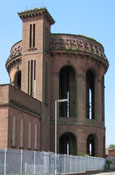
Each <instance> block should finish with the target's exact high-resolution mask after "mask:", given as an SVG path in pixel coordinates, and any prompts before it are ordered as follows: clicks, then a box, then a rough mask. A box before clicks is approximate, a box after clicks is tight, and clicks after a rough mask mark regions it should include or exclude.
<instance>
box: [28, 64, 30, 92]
mask: <svg viewBox="0 0 115 175" xmlns="http://www.w3.org/2000/svg"><path fill="white" fill-rule="evenodd" d="M29 93H30V61H28V94H29Z"/></svg>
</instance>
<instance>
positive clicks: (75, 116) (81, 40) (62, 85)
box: [0, 8, 108, 157]
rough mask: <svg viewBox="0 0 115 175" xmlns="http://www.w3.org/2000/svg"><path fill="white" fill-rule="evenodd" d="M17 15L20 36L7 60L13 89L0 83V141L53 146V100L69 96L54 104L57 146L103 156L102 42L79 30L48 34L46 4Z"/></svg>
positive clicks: (27, 146) (42, 147)
mask: <svg viewBox="0 0 115 175" xmlns="http://www.w3.org/2000/svg"><path fill="white" fill-rule="evenodd" d="M19 16H20V18H21V20H22V23H23V33H22V36H23V38H22V41H19V42H17V43H16V44H15V45H14V46H13V47H12V48H11V51H10V56H9V58H8V60H7V62H6V68H7V70H8V73H9V76H10V80H11V84H12V85H13V86H15V87H17V88H18V89H16V88H14V87H12V86H3V87H2V86H1V87H0V88H1V89H0V97H1V94H4V96H3V97H1V101H0V103H1V107H0V109H1V110H2V112H1V115H2V116H1V118H2V120H3V122H4V125H5V127H4V128H6V132H5V133H6V135H5V140H4V142H3V143H2V144H4V145H6V147H7V146H8V147H12V146H13V147H15V148H20V145H22V144H23V148H24V149H38V150H42V151H54V147H55V142H54V140H55V138H54V136H55V135H54V131H55V126H54V123H55V100H58V99H63V98H68V102H67V103H63V104H59V105H58V137H57V147H58V152H59V153H63V154H77V155H82V154H89V155H92V156H99V157H104V155H105V123H104V75H105V73H106V71H107V69H108V61H107V58H106V56H105V53H104V48H103V46H102V45H101V44H100V43H99V42H97V41H96V40H94V39H91V38H88V37H85V36H81V35H72V34H51V32H50V28H51V25H52V24H54V20H53V18H52V17H51V15H50V14H49V12H48V11H47V9H45V8H42V9H33V10H28V11H24V12H21V13H19ZM13 88H14V89H13ZM19 89H20V90H19ZM22 91H23V92H22ZM8 92H10V95H9V93H8ZM27 94H28V95H27ZM3 99H4V100H3ZM5 116H6V118H5ZM6 123H7V125H6ZM35 124H37V126H36V125H35ZM16 126H17V127H16ZM0 129H1V130H2V127H1V128H0ZM7 131H8V134H7ZM13 131H14V132H13ZM6 141H7V142H6ZM36 142H37V143H36ZM1 147H2V146H1ZM3 147H4V146H3Z"/></svg>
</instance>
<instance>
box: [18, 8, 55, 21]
mask: <svg viewBox="0 0 115 175" xmlns="http://www.w3.org/2000/svg"><path fill="white" fill-rule="evenodd" d="M18 15H19V17H20V18H21V19H22V20H23V19H26V18H31V17H36V16H46V18H47V19H48V20H49V21H50V23H51V24H54V23H55V21H54V19H53V18H52V16H51V15H50V13H49V12H48V10H47V9H46V8H34V9H30V10H25V11H24V12H19V13H18Z"/></svg>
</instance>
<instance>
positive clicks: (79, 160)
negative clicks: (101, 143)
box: [0, 149, 105, 175]
mask: <svg viewBox="0 0 115 175" xmlns="http://www.w3.org/2000/svg"><path fill="white" fill-rule="evenodd" d="M54 160H55V154H54V153H50V152H38V151H25V150H15V149H5V150H0V175H54V171H55V170H54V169H55V167H54V166H55V161H54ZM104 166H105V159H103V158H97V157H90V156H87V157H81V156H71V155H62V154H58V155H57V174H58V175H61V174H64V173H75V172H85V171H89V170H103V169H104Z"/></svg>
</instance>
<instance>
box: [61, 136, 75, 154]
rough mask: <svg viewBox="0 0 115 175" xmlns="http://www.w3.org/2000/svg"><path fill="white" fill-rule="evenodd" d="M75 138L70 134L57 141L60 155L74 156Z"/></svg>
mask: <svg viewBox="0 0 115 175" xmlns="http://www.w3.org/2000/svg"><path fill="white" fill-rule="evenodd" d="M76 145H77V141H76V137H75V136H74V134H72V133H64V134H63V135H62V136H61V137H60V139H59V152H60V154H68V155H76V154H77V150H76Z"/></svg>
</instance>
